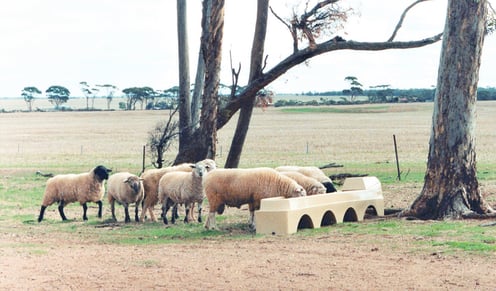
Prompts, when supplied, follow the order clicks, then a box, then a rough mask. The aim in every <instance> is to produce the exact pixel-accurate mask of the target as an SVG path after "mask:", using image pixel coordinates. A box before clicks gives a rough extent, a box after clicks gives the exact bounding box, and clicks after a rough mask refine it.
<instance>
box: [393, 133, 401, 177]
mask: <svg viewBox="0 0 496 291" xmlns="http://www.w3.org/2000/svg"><path fill="white" fill-rule="evenodd" d="M393 142H394V154H395V155H396V171H397V172H398V181H401V172H400V161H399V160H398V147H397V146H396V135H394V134H393Z"/></svg>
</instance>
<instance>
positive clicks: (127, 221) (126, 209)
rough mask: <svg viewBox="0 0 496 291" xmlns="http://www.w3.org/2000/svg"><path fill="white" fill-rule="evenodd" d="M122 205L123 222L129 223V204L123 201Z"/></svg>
mask: <svg viewBox="0 0 496 291" xmlns="http://www.w3.org/2000/svg"><path fill="white" fill-rule="evenodd" d="M122 205H123V206H124V215H125V217H126V218H124V222H125V223H129V222H131V217H130V216H129V204H127V203H123V204H122Z"/></svg>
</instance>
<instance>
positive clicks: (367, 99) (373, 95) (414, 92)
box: [274, 86, 496, 107]
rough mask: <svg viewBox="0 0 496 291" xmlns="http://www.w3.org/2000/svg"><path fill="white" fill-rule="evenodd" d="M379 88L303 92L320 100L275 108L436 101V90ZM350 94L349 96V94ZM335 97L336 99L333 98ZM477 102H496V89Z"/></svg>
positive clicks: (484, 91) (487, 90) (488, 90)
mask: <svg viewBox="0 0 496 291" xmlns="http://www.w3.org/2000/svg"><path fill="white" fill-rule="evenodd" d="M377 87H378V88H373V89H367V90H363V92H362V94H361V95H353V96H352V97H351V96H350V95H348V94H350V93H348V92H349V91H347V90H342V91H325V92H303V93H301V94H299V95H300V96H315V97H319V99H318V100H317V99H314V100H309V101H301V100H278V101H276V102H275V103H274V106H276V107H280V106H298V105H301V106H304V105H341V104H342V105H346V104H362V103H398V102H432V101H434V93H435V89H434V88H432V89H422V88H418V89H392V88H388V87H382V86H377ZM347 93H348V94H347ZM332 97H334V98H332ZM477 100H480V101H484V100H496V88H494V87H489V88H479V89H478V90H477Z"/></svg>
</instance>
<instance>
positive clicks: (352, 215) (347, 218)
mask: <svg viewBox="0 0 496 291" xmlns="http://www.w3.org/2000/svg"><path fill="white" fill-rule="evenodd" d="M356 221H358V216H357V214H356V211H355V209H353V208H351V207H350V208H348V210H346V213H345V214H344V218H343V222H356Z"/></svg>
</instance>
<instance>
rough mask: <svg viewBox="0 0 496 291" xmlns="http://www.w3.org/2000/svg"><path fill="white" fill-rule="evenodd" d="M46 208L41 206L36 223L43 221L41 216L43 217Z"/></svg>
mask: <svg viewBox="0 0 496 291" xmlns="http://www.w3.org/2000/svg"><path fill="white" fill-rule="evenodd" d="M46 208H47V207H46V206H44V205H41V209H40V216H38V222H41V221H42V220H43V216H44V215H45V209H46Z"/></svg>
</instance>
